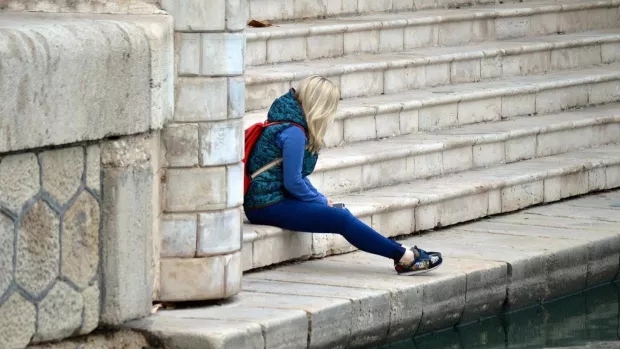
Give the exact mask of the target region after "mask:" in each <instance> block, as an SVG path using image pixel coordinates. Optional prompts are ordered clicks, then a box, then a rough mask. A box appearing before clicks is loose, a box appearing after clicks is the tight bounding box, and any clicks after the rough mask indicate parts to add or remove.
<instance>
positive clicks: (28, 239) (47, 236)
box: [15, 201, 60, 295]
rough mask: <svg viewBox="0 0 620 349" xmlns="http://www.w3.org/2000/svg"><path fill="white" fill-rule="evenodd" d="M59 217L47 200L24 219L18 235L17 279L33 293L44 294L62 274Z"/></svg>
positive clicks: (38, 202)
mask: <svg viewBox="0 0 620 349" xmlns="http://www.w3.org/2000/svg"><path fill="white" fill-rule="evenodd" d="M58 227H59V219H58V217H57V216H56V213H54V212H53V211H52V209H51V208H50V207H49V206H48V205H47V204H46V203H45V202H43V201H37V202H36V203H35V204H34V205H33V206H32V207H31V208H30V210H29V211H28V213H26V215H25V216H24V217H23V218H22V220H21V224H20V227H19V233H18V237H17V270H16V275H15V277H16V280H17V283H19V284H20V285H21V286H22V287H23V288H24V289H25V290H26V291H28V292H30V293H32V294H33V295H38V294H39V293H41V292H42V291H43V290H44V289H45V287H47V286H48V285H49V284H50V283H51V282H52V281H53V280H54V279H55V278H56V275H58V265H59V262H60V241H59V232H58Z"/></svg>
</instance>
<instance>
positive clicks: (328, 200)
mask: <svg viewBox="0 0 620 349" xmlns="http://www.w3.org/2000/svg"><path fill="white" fill-rule="evenodd" d="M327 206H329V207H334V202H333V201H331V200H330V199H327Z"/></svg>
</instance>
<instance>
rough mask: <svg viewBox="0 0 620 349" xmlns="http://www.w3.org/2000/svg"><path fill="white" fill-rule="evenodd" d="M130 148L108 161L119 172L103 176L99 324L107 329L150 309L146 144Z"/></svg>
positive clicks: (106, 170)
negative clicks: (102, 291)
mask: <svg viewBox="0 0 620 349" xmlns="http://www.w3.org/2000/svg"><path fill="white" fill-rule="evenodd" d="M125 144H126V145H130V144H132V143H131V142H125ZM133 144H135V145H136V146H137V148H136V149H133V151H130V149H129V148H121V152H122V154H124V155H126V156H117V157H114V156H113V155H112V156H109V157H108V159H109V160H112V161H111V162H110V164H114V165H120V164H124V167H123V166H121V167H116V166H114V167H104V171H103V190H104V192H103V194H102V199H103V200H102V204H101V205H102V206H101V208H102V211H101V217H102V228H101V229H102V234H101V237H102V240H101V241H100V244H101V247H102V255H101V258H102V269H101V270H102V272H103V275H102V277H103V285H102V288H104V289H105V293H103V294H102V298H103V301H102V306H103V307H102V311H101V321H102V323H105V324H111V325H117V324H120V323H123V322H125V321H127V320H130V319H135V318H138V317H142V316H146V315H147V314H149V312H150V310H151V305H152V294H153V290H152V288H153V266H152V252H153V242H152V240H151V239H152V229H153V201H154V200H153V169H152V168H151V164H150V163H148V162H146V163H145V161H148V159H150V158H149V157H146V158H145V157H143V156H148V154H149V149H150V142H135V143H133ZM111 149H114V147H111ZM134 161H137V163H136V162H134ZM128 266H131V267H128Z"/></svg>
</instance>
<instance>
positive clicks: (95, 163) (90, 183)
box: [86, 145, 101, 193]
mask: <svg viewBox="0 0 620 349" xmlns="http://www.w3.org/2000/svg"><path fill="white" fill-rule="evenodd" d="M86 186H87V187H89V188H90V189H92V190H94V191H95V192H96V193H101V148H99V145H91V146H90V147H88V148H86Z"/></svg>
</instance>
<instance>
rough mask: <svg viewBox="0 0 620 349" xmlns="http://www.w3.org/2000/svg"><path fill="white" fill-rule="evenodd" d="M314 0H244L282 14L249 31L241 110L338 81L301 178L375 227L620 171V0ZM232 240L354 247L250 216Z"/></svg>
mask: <svg viewBox="0 0 620 349" xmlns="http://www.w3.org/2000/svg"><path fill="white" fill-rule="evenodd" d="M315 3H320V2H316V1H295V2H292V1H284V2H278V1H274V2H269V1H262V0H261V1H259V0H250V1H249V12H250V18H252V19H257V20H265V19H267V20H273V21H276V23H277V22H280V23H279V24H276V25H274V26H272V27H266V28H249V29H248V30H247V32H246V38H247V47H246V74H245V80H246V116H245V120H244V122H245V123H246V127H247V126H249V125H250V124H253V123H255V122H258V121H262V120H264V119H265V117H266V115H267V109H266V108H268V107H269V105H270V103H271V102H272V101H273V100H274V99H275V98H277V97H278V96H279V95H281V94H283V93H285V92H286V91H287V90H288V89H289V88H290V87H291V86H296V83H297V82H298V81H300V80H301V79H303V78H305V77H306V76H309V75H311V74H320V75H325V76H327V77H329V78H330V79H331V80H332V81H334V82H335V83H337V84H338V85H339V86H340V88H341V92H342V97H343V100H342V102H341V104H340V108H339V112H338V115H337V118H336V122H335V123H334V126H333V128H332V129H331V130H330V133H329V134H328V136H327V143H328V146H329V149H325V150H324V151H323V152H322V154H321V157H320V160H319V164H318V165H317V169H316V171H315V173H314V174H313V175H312V176H311V180H312V182H313V184H314V185H315V186H316V187H317V188H318V189H319V190H322V191H323V192H324V193H325V194H326V195H329V196H330V198H332V199H333V200H334V201H339V202H344V203H346V205H347V207H348V208H349V209H350V210H351V211H352V212H353V213H354V214H355V215H357V216H358V217H359V218H360V219H362V220H363V221H365V222H366V223H367V224H369V225H371V226H372V227H373V228H375V229H376V230H378V231H379V232H381V233H382V234H384V235H386V236H391V237H396V236H401V235H408V234H411V233H412V232H419V231H424V230H429V229H433V228H437V227H442V226H447V225H451V224H456V223H460V222H465V221H469V220H473V219H477V218H480V217H485V216H488V215H494V214H499V213H505V212H511V211H515V210H518V209H521V208H524V207H528V206H531V205H536V204H540V203H549V202H553V201H557V200H560V199H563V198H567V197H571V196H575V195H580V194H584V193H588V192H591V191H597V190H602V189H609V188H614V187H618V186H620V147H619V146H618V145H617V144H618V142H620V104H617V103H619V102H620V27H619V25H618V24H619V23H620V22H619V20H620V10H619V6H620V1H615V0H614V1H570V0H569V1H561V2H551V1H527V2H519V3H514V2H505V3H504V2H503V1H499V3H493V2H492V3H489V2H484V3H475V4H473V3H469V2H458V3H457V2H452V1H443V0H438V1H432V2H431V1H421V2H419V1H411V0H408V1H400V0H359V1H348V0H342V1H340V2H338V3H337V4H336V2H334V3H332V2H331V1H330V2H328V3H327V4H325V5H324V6H318V5H317V6H314V5H315ZM302 5H303V6H302ZM472 5H473V6H472ZM446 8H448V9H446ZM414 10H415V11H414ZM373 11H374V12H373ZM334 16H335V17H334ZM302 18H315V19H302ZM243 244H244V245H243V251H242V253H243V269H244V270H246V271H247V270H251V269H255V268H259V267H264V266H267V265H271V264H274V263H279V262H283V261H287V260H292V259H298V258H304V257H309V256H315V257H317V256H326V255H332V254H338V253H343V252H348V251H352V250H353V248H352V246H351V245H349V244H348V242H346V241H345V240H344V239H342V238H341V237H340V236H336V235H328V234H308V233H297V232H289V231H283V230H281V229H278V228H275V227H269V226H256V225H252V224H249V223H247V222H246V223H245V224H244V227H243Z"/></svg>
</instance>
